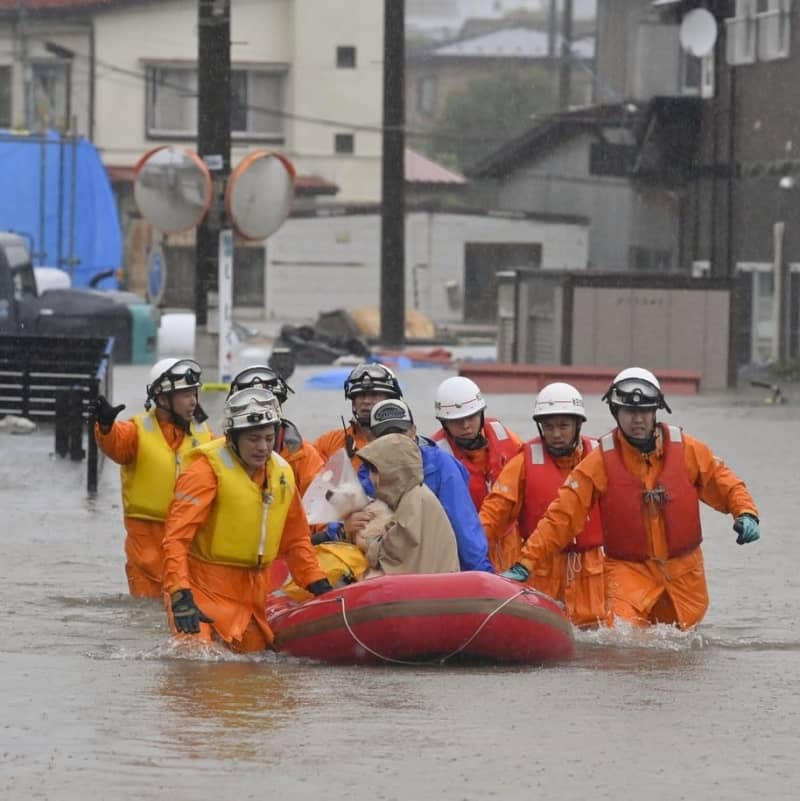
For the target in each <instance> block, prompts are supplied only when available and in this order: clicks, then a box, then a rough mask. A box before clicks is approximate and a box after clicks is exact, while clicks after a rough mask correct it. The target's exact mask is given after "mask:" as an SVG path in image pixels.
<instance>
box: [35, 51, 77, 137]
mask: <svg viewBox="0 0 800 801" xmlns="http://www.w3.org/2000/svg"><path fill="white" fill-rule="evenodd" d="M40 69H45V70H54V71H57V72H59V73H62V75H60V76H59V77H63V78H64V84H65V85H64V102H65V109H64V122H63V124H62V125H57V124H54V123H51V122H44V121H42V120H40V119H39V118H38V113H37V109H36V99H35V97H34V103H33V106H34V107H33V108H32V109H31V114H32V116H33V123H34V125H36V126H37V127H43V128H49V129H52V130H54V131H62V132H66V131H69V130H71V129H72V61H71V60H70V59H68V58H32V59H31V60H30V70H31V82H32V84H33V90H32V91H33V93H34V95H35V93H36V81H37V76H36V72H37V70H40ZM51 105H52V104H51Z"/></svg>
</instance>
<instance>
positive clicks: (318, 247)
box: [265, 212, 587, 322]
mask: <svg viewBox="0 0 800 801" xmlns="http://www.w3.org/2000/svg"><path fill="white" fill-rule="evenodd" d="M468 242H535V243H541V245H542V269H545V270H552V269H559V268H563V267H565V266H567V267H569V268H570V269H581V268H582V267H584V266H585V264H586V255H587V232H586V226H585V225H582V224H579V223H575V222H563V223H562V222H550V221H546V222H545V221H540V220H532V219H508V218H502V217H492V216H488V215H484V216H481V215H475V214H446V213H435V212H413V213H409V214H408V215H407V218H406V305H407V306H408V307H411V308H417V309H419V310H420V311H422V312H423V313H425V314H427V315H428V316H429V317H431V318H432V319H433V320H434V321H436V322H448V321H449V322H461V321H462V320H463V308H464V304H463V287H464V248H465V245H466V244H467V243H468ZM266 248H267V279H266V298H265V311H266V316H267V317H270V318H277V319H282V320H286V319H288V320H312V321H313V320H315V319H316V316H317V314H318V313H319V312H320V311H328V310H331V309H336V308H352V307H354V306H379V304H380V217H379V216H378V214H377V213H376V214H366V215H343V216H330V217H310V218H293V219H289V220H287V221H286V223H284V225H283V226H282V227H281V228H280V229H279V230H278V231H277V233H276V234H275V235H274V236H273V237H272V238H271V239H270V240H268V242H267V243H266ZM448 287H449V289H448ZM454 298H455V302H453V299H454ZM486 302H487V303H492V304H493V303H495V302H496V299H495V298H487V299H486Z"/></svg>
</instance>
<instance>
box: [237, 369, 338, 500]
mask: <svg viewBox="0 0 800 801" xmlns="http://www.w3.org/2000/svg"><path fill="white" fill-rule="evenodd" d="M250 387H264V388H265V389H268V390H269V391H270V392H272V394H273V395H274V396H275V398H276V399H277V401H278V414H279V415H280V418H281V422H280V425H279V426H278V438H277V439H276V440H275V452H276V453H278V454H279V455H280V456H282V457H283V458H284V459H286V461H287V462H288V463H289V466H290V467H291V468H292V472H293V473H294V480H295V485H296V486H297V491H298V492H299V493H300V495H301V496H302V495H303V494H304V493H305V491H306V490H307V489H308V485H309V484H310V483H311V482H312V481H313V480H314V477H315V476H316V475H317V473H319V471H320V470H322V467H323V465H324V462H323V461H322V457H321V456H320V455H319V453H317V449H316V448H315V447H314V446H313V445H312V444H311V443H310V442H308V441H306V440H304V439H303V437H302V435H301V434H300V432H299V431H298V429H297V426H296V425H295V424H294V423H293V422H292V421H291V420H287V419H286V418H285V417H284V416H283V406H284V404H285V403H286V400H287V399H288V397H289V393H290V392H291V393H294V390H293V389H292V388H291V387H290V386H289V385H288V384H287V383H286V381H284V379H283V378H282V377H281V376H279V375H278V374H277V373H276V372H275V371H274V370H273V369H272V368H271V367H267V366H265V365H260V364H257V365H252V366H250V367H245V368H244V370H240V371H239V372H238V373H237V374H236V375H235V376H234V377H233V379H231V388H230V391H229V392H228V397H230V396H231V395H233V393H234V392H239V391H240V390H242V389H249V388H250Z"/></svg>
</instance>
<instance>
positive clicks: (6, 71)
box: [0, 66, 11, 128]
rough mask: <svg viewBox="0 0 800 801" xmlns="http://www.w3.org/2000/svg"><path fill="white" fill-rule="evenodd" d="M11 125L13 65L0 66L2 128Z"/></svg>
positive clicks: (0, 114) (0, 116) (0, 119)
mask: <svg viewBox="0 0 800 801" xmlns="http://www.w3.org/2000/svg"><path fill="white" fill-rule="evenodd" d="M10 127H11V67H6V66H0V128H10Z"/></svg>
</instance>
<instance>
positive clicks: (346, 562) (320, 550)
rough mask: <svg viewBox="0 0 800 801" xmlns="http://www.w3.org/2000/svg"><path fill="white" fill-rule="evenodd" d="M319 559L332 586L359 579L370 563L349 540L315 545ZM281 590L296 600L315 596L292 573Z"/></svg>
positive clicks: (350, 582) (304, 599)
mask: <svg viewBox="0 0 800 801" xmlns="http://www.w3.org/2000/svg"><path fill="white" fill-rule="evenodd" d="M314 550H315V551H316V552H317V561H318V562H319V566H320V567H321V568H322V572H323V573H325V575H326V576H327V578H328V581H330V583H331V586H332V587H337V586H342V585H343V584H352V583H353V582H354V581H359V580H360V579H361V577H362V576H363V575H364V573H366V572H367V568H368V567H369V563H368V562H367V557H366V556H364V554H363V553H362V552H361V549H360V548H358V547H357V546H356V545H353V544H351V543H349V542H322V543H320V544H319V545H315V546H314ZM281 592H282V593H284V594H285V595H288V596H289V597H290V598H291V599H292V600H295V601H307V600H309V599H310V598H313V597H314V596H313V595H312V594H311V593H310V592H309V591H308V590H306V589H304V588H303V587H301V586H300V585H299V584H297V583H296V582H295V581H294V579H292V577H291V574H290V575H289V578H288V579H287V581H286V583H285V584H284V585H283V586H282V587H281Z"/></svg>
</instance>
